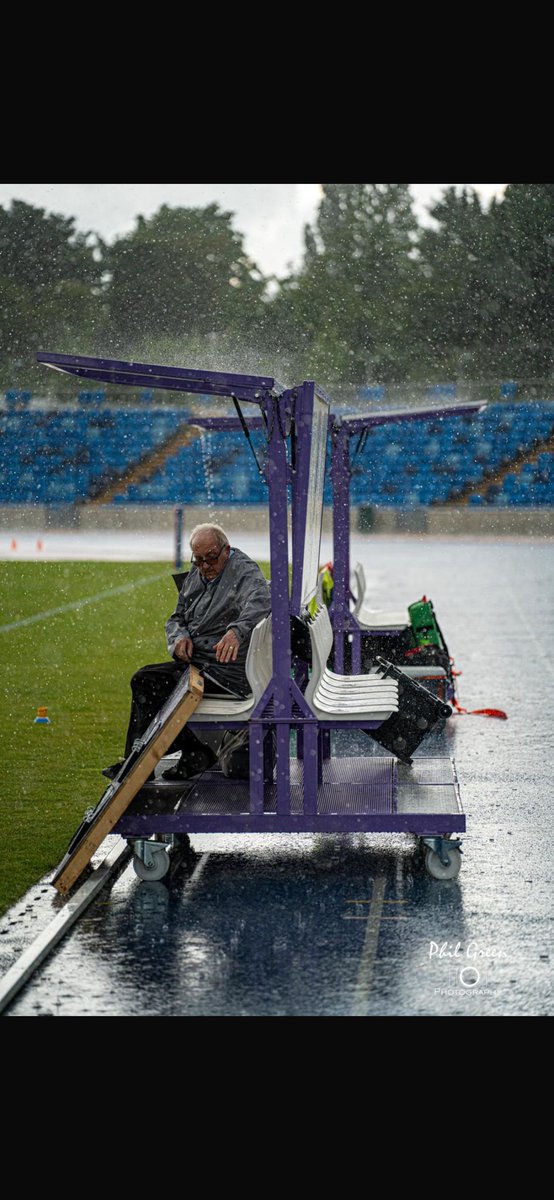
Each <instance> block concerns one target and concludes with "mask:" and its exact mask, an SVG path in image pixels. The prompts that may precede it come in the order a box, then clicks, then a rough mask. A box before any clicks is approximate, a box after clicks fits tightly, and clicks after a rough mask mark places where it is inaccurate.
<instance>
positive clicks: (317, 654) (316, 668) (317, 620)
mask: <svg viewBox="0 0 554 1200" xmlns="http://www.w3.org/2000/svg"><path fill="white" fill-rule="evenodd" d="M308 629H309V631H310V641H311V643H312V673H311V676H310V681H309V683H308V686H307V688H306V692H305V697H306V702H307V703H308V704H310V701H311V698H312V696H313V694H314V692H315V691H316V688H317V686H318V684H319V681H320V679H321V677H322V675H323V672H324V670H325V668H326V666H327V659H328V658H329V655H330V653H331V649H332V646H333V629H332V626H331V621H330V619H329V610H328V608H327V606H326V605H325V604H323V605H322V607H321V608H318V610H317V612H316V614H315V617H314V618H313V620H311V621H310V623H309V625H308Z"/></svg>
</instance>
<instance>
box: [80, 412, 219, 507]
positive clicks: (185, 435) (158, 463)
mask: <svg viewBox="0 0 554 1200" xmlns="http://www.w3.org/2000/svg"><path fill="white" fill-rule="evenodd" d="M202 432H203V431H202V429H201V428H200V427H199V426H198V425H190V424H189V422H188V420H187V421H186V422H185V421H183V422H182V424H181V425H180V426H179V428H178V429H177V430H176V431H175V433H172V434H171V437H169V438H167V439H166V440H165V442H161V443H160V445H159V446H156V449H155V450H152V451H151V452H150V454H146V455H145V456H144V458H141V459H140V461H139V462H135V463H132V465H131V466H130V467H127V468H126V469H125V470H124V471H122V472H121V474H119V475H117V477H116V478H114V479H112V480H111V481H110V482H109V483H108V484H103V486H102V488H101V490H100V491H98V492H97V493H96V494H94V492H93V491H91V492H90V493H89V498H88V503H89V504H110V503H111V501H112V500H113V499H114V497H115V496H119V495H121V494H122V493H123V492H126V491H127V488H128V487H130V486H131V484H138V483H146V482H147V481H148V480H149V479H151V478H152V476H153V475H155V474H156V472H157V471H160V470H161V469H162V467H163V466H164V464H165V463H166V462H167V459H168V458H171V457H172V455H174V454H177V452H178V451H179V450H181V449H182V447H183V446H188V444H189V442H192V441H194V439H195V438H197V437H200V435H201V433H202Z"/></svg>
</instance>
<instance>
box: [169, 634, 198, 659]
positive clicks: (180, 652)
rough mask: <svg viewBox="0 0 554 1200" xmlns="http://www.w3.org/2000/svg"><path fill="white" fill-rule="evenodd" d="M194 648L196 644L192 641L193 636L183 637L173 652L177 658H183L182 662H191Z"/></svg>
mask: <svg viewBox="0 0 554 1200" xmlns="http://www.w3.org/2000/svg"><path fill="white" fill-rule="evenodd" d="M193 649H194V646H193V643H192V638H181V641H180V642H177V645H176V646H175V648H174V650H173V653H174V655H175V658H180V659H181V662H190V660H191V658H192V652H193Z"/></svg>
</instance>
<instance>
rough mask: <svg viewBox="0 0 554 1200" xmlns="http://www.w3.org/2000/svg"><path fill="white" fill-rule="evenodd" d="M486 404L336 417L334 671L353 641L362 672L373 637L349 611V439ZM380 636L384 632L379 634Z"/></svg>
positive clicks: (333, 461) (355, 660)
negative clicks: (365, 645) (367, 640)
mask: <svg viewBox="0 0 554 1200" xmlns="http://www.w3.org/2000/svg"><path fill="white" fill-rule="evenodd" d="M485 407H486V405H485V402H483V401H468V402H467V403H465V404H450V405H444V404H443V405H441V406H438V405H433V406H427V405H426V406H425V407H424V408H412V409H409V408H407V409H396V410H393V409H389V410H388V411H382V412H375V413H366V414H364V415H361V416H351V417H350V416H349V417H342V418H341V417H337V418H335V420H334V422H333V425H332V429H331V484H332V489H333V602H332V605H331V610H330V615H331V621H332V625H333V633H334V635H335V639H336V640H335V670H336V671H338V672H339V674H341V673H342V672H343V671H344V639H345V635H346V636H350V637H351V638H352V671H353V673H356V672H359V671H361V639H362V637H363V636H364V635H365V636H366V637H367V636H371V630H368V629H362V628H361V626H360V624H359V621H357V619H356V617H355V616H354V613H352V612H351V611H350V606H349V601H350V598H351V591H350V478H351V474H352V471H351V466H350V438H351V437H353V436H354V435H355V434H361V433H363V432H364V431H365V430H368V429H372V428H374V427H376V426H377V425H391V424H397V423H398V421H422V420H425V419H426V418H427V417H443V416H449V417H450V416H454V415H455V416H461V417H462V416H468V415H470V414H476V413H478V412H481V411H482V409H483V408H485ZM378 632H379V633H380V634H381V635H382V634H383V631H382V630H379V631H378Z"/></svg>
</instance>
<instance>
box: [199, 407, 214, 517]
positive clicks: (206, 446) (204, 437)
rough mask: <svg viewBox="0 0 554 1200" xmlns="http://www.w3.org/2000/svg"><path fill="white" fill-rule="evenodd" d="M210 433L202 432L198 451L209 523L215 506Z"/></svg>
mask: <svg viewBox="0 0 554 1200" xmlns="http://www.w3.org/2000/svg"><path fill="white" fill-rule="evenodd" d="M211 437H212V435H211V432H210V431H209V430H207V429H206V430H204V432H203V433H202V434H201V435H200V450H201V453H202V467H203V469H204V479H205V480H206V497H207V501H208V516H209V518H210V521H215V504H214V474H213V455H212V448H211Z"/></svg>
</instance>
